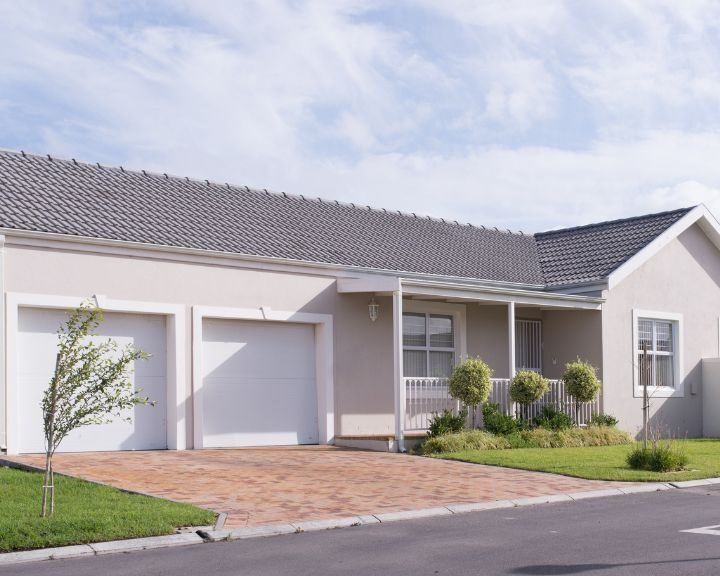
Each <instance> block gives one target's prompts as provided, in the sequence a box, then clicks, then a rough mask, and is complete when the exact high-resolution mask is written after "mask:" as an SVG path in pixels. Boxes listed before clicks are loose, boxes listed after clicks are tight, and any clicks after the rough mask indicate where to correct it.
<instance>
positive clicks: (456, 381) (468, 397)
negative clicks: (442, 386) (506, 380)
mask: <svg viewBox="0 0 720 576" xmlns="http://www.w3.org/2000/svg"><path fill="white" fill-rule="evenodd" d="M492 374H493V371H492V368H490V366H488V365H487V364H486V363H485V362H483V361H482V360H481V359H480V358H468V359H467V360H465V361H464V362H463V363H462V364H460V365H459V366H457V367H456V368H455V370H453V373H452V375H451V376H450V380H448V391H449V392H450V396H452V397H453V398H455V399H456V400H460V402H462V403H463V404H464V405H465V406H477V405H478V404H482V403H483V402H485V401H486V400H487V399H488V396H489V395H490V386H491V382H490V378H492Z"/></svg>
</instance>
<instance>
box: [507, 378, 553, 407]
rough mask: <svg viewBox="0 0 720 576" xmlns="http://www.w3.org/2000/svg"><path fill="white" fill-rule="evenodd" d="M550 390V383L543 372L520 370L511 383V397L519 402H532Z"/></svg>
mask: <svg viewBox="0 0 720 576" xmlns="http://www.w3.org/2000/svg"><path fill="white" fill-rule="evenodd" d="M548 390H550V383H549V382H548V380H547V378H545V377H544V376H543V375H542V374H538V373H537V372H533V371H532V370H520V371H519V372H518V373H517V374H515V377H514V378H513V379H512V382H511V383H510V399H511V400H512V401H513V402H518V403H519V404H526V405H527V404H532V403H533V402H535V401H537V400H540V398H542V397H543V395H544V394H546V393H547V391H548Z"/></svg>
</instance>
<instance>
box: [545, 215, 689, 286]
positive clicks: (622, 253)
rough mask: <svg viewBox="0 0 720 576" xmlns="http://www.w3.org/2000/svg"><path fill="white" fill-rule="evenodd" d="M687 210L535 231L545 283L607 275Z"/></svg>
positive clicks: (578, 281)
mask: <svg viewBox="0 0 720 576" xmlns="http://www.w3.org/2000/svg"><path fill="white" fill-rule="evenodd" d="M690 210H692V208H681V209H678V210H672V211H669V212H661V213H659V214H648V215H645V216H636V217H633V218H625V219H623V220H613V221H610V222H600V223H598V224H589V225H587V226H578V227H575V228H565V229H563V230H551V231H549V232H542V233H539V234H535V240H536V242H537V249H538V255H539V257H540V267H541V268H542V273H543V277H544V279H545V282H546V284H547V286H548V287H550V288H551V287H557V286H561V285H563V284H576V283H582V282H593V281H597V280H602V279H603V278H606V277H607V276H608V275H609V274H610V273H611V272H612V271H613V270H615V269H617V268H618V267H619V266H620V265H622V264H623V263H624V262H626V261H627V260H628V259H630V258H631V257H632V256H633V255H635V254H636V253H637V252H639V251H640V250H641V249H643V248H644V247H645V246H647V245H648V244H649V243H650V242H652V241H653V240H654V239H655V238H657V237H658V236H659V235H660V234H662V233H663V232H664V231H665V230H667V229H668V228H669V227H670V226H672V225H673V224H674V223H675V222H677V221H678V220H679V219H680V218H682V217H683V216H685V214H687V213H688V212H689V211H690Z"/></svg>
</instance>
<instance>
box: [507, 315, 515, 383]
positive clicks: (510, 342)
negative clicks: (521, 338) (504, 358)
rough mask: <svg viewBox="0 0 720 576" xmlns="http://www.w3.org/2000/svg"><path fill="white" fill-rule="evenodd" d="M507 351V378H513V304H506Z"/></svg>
mask: <svg viewBox="0 0 720 576" xmlns="http://www.w3.org/2000/svg"><path fill="white" fill-rule="evenodd" d="M508 350H509V351H510V352H509V356H510V358H509V361H510V365H509V366H508V368H509V371H508V374H509V376H508V378H510V379H511V380H512V379H513V377H514V376H515V302H508Z"/></svg>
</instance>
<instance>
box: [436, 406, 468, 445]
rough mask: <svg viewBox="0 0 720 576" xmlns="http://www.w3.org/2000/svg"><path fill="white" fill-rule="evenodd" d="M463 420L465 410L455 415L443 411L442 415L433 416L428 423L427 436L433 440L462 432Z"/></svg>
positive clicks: (465, 416)
mask: <svg viewBox="0 0 720 576" xmlns="http://www.w3.org/2000/svg"><path fill="white" fill-rule="evenodd" d="M465 418H467V410H462V411H461V412H460V414H457V415H455V414H453V413H452V412H451V411H450V410H443V412H442V414H435V415H434V416H433V418H432V420H431V421H430V426H429V428H428V436H429V437H430V438H435V437H436V436H444V435H445V434H453V433H454V432H462V430H463V429H464V428H465Z"/></svg>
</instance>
